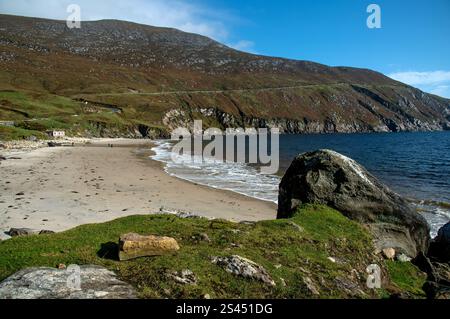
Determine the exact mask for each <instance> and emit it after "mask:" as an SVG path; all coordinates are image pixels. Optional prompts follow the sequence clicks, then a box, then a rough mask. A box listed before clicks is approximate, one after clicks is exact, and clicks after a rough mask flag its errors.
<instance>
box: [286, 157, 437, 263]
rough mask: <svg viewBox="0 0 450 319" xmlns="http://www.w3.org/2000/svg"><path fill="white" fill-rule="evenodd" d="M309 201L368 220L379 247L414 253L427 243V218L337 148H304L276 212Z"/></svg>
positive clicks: (289, 213)
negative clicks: (310, 150)
mask: <svg viewBox="0 0 450 319" xmlns="http://www.w3.org/2000/svg"><path fill="white" fill-rule="evenodd" d="M307 203H313V204H323V205H328V206H330V207H332V208H335V209H337V210H338V211H340V212H342V213H343V214H344V215H345V216H347V217H348V218H350V219H352V220H355V221H358V222H360V223H363V224H367V225H369V227H370V229H371V231H372V233H373V234H374V239H375V245H376V247H377V248H378V249H379V250H383V249H385V248H393V249H395V251H397V252H399V253H404V254H406V255H408V256H410V257H415V256H416V255H417V254H418V252H420V251H423V252H425V251H427V249H428V243H429V239H430V235H429V233H430V229H429V226H428V224H427V222H426V220H425V219H424V218H423V217H422V216H421V215H419V214H418V213H417V212H416V211H415V210H414V209H412V208H411V207H410V206H409V204H408V203H407V202H406V200H404V199H403V198H402V197H400V196H399V195H397V194H396V193H394V192H393V191H391V190H390V189H389V188H388V187H386V186H385V185H383V184H382V183H380V182H379V181H378V180H377V179H376V178H375V177H374V176H372V175H371V174H370V173H369V172H367V170H366V169H365V168H364V167H362V166H361V165H359V164H358V163H357V162H355V161H354V160H352V159H350V158H348V157H345V156H343V155H341V154H339V153H337V152H334V151H330V150H320V151H316V152H311V153H305V154H302V155H300V156H298V157H297V158H295V159H294V161H293V163H292V164H291V166H290V168H289V169H288V171H287V172H286V174H285V176H284V177H283V180H282V181H281V184H280V191H279V206H278V218H289V217H291V216H292V215H293V214H295V213H296V211H297V209H298V207H299V206H301V205H302V204H307Z"/></svg>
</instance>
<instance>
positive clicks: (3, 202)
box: [0, 139, 276, 239]
mask: <svg viewBox="0 0 450 319" xmlns="http://www.w3.org/2000/svg"><path fill="white" fill-rule="evenodd" d="M108 144H113V146H114V147H108ZM152 145H153V144H152V142H151V141H148V140H126V139H99V140H90V141H89V143H88V144H86V145H83V146H79V145H78V144H77V145H76V146H74V147H56V148H37V149H33V150H27V151H14V152H13V153H10V155H9V157H13V158H15V159H7V160H5V161H2V162H1V164H0V167H1V169H0V189H1V190H2V192H1V193H0V214H1V215H0V232H1V234H0V238H3V239H5V238H7V237H5V235H4V232H5V231H8V230H9V229H10V228H31V229H37V230H43V229H45V230H51V231H56V232H59V231H64V230H67V229H70V228H73V227H77V226H80V225H83V224H91V223H101V222H106V221H111V220H114V219H117V218H120V217H125V216H130V215H147V214H154V213H159V212H161V211H163V212H172V211H182V212H187V213H192V214H195V215H199V216H205V217H211V218H222V219H227V220H232V221H243V220H248V221H258V220H267V219H274V218H275V217H276V205H275V204H272V203H269V202H266V201H262V200H257V199H253V198H250V197H248V196H245V195H240V194H237V193H234V192H231V191H223V190H219V189H214V188H210V187H207V186H203V185H197V184H194V183H191V182H189V181H186V180H182V179H179V178H177V177H173V176H171V175H169V174H167V173H166V172H165V171H164V168H163V164H162V163H160V162H157V161H155V160H152V159H151V158H149V156H150V154H151V150H150V148H151V146H152ZM7 157H8V156H7Z"/></svg>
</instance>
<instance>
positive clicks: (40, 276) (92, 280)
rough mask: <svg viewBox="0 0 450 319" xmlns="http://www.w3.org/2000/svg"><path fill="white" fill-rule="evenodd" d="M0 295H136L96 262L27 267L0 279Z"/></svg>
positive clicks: (119, 297) (74, 296) (86, 296)
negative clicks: (85, 264)
mask: <svg viewBox="0 0 450 319" xmlns="http://www.w3.org/2000/svg"><path fill="white" fill-rule="evenodd" d="M77 278H79V281H78V279H77ZM74 279H75V280H74ZM77 282H78V283H79V285H78V284H77ZM0 299H136V292H135V290H134V288H133V287H132V286H131V285H129V284H127V283H125V282H123V281H120V280H118V279H117V278H116V275H115V274H114V273H113V272H112V271H109V270H108V269H106V268H103V267H99V266H92V265H88V266H80V267H78V266H75V267H74V266H69V267H68V269H56V268H28V269H24V270H21V271H19V272H17V273H15V274H14V275H12V276H11V277H9V278H7V279H5V280H4V281H3V282H2V283H0Z"/></svg>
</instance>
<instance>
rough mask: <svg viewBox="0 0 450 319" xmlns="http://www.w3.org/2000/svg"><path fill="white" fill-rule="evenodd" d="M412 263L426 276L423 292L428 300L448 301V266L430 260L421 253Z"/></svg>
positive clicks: (449, 279)
mask: <svg viewBox="0 0 450 319" xmlns="http://www.w3.org/2000/svg"><path fill="white" fill-rule="evenodd" d="M413 263H414V264H415V265H416V266H417V267H419V269H420V270H422V271H423V272H425V273H426V274H427V275H428V276H427V281H426V283H425V285H424V286H423V290H424V291H425V293H426V294H427V297H428V298H429V299H450V264H448V263H440V262H437V261H435V260H432V259H430V258H428V257H427V256H425V254H423V253H420V254H419V255H418V256H417V257H416V258H414V260H413Z"/></svg>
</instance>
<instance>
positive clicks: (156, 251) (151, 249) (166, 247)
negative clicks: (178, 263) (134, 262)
mask: <svg viewBox="0 0 450 319" xmlns="http://www.w3.org/2000/svg"><path fill="white" fill-rule="evenodd" d="M179 249H180V246H179V245H178V243H177V241H176V240H175V239H174V238H170V237H158V236H141V235H138V234H134V233H131V234H126V235H123V236H121V237H120V240H119V259H120V260H121V261H125V260H130V259H134V258H139V257H151V256H162V255H167V254H173V253H175V252H176V251H178V250H179Z"/></svg>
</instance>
